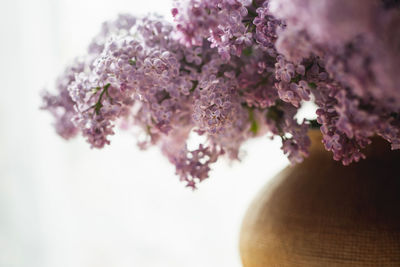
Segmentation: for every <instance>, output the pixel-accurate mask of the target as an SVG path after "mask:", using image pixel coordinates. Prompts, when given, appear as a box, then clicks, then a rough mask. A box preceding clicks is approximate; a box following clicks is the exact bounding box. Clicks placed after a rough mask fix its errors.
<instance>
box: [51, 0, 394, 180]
mask: <svg viewBox="0 0 400 267" xmlns="http://www.w3.org/2000/svg"><path fill="white" fill-rule="evenodd" d="M398 2H399V1H378V0H354V1H346V0H253V1H250V0H186V1H185V0H182V1H179V2H178V1H177V2H175V7H173V8H172V12H171V13H172V16H173V17H174V21H175V22H174V23H172V24H171V23H169V22H166V21H164V20H163V19H162V18H161V17H155V16H153V17H146V18H135V17H133V16H130V15H120V16H119V17H118V18H117V19H116V20H115V21H112V22H107V23H105V24H104V25H103V27H102V30H101V32H100V33H99V34H98V35H97V36H95V38H94V39H93V42H92V43H91V44H90V46H89V49H88V51H87V53H86V55H83V56H82V57H80V58H77V59H76V60H75V62H74V63H73V64H72V65H71V66H69V67H67V68H66V70H65V72H64V73H63V74H62V75H61V76H60V78H59V79H58V81H57V85H56V87H57V93H56V94H52V93H49V92H46V93H44V95H43V99H44V105H43V108H44V109H47V110H48V111H50V112H51V113H52V114H53V115H54V116H55V119H56V121H55V127H56V130H57V132H58V133H59V134H60V135H61V136H62V137H64V138H67V139H68V138H71V137H74V136H75V135H77V134H78V133H80V134H81V135H83V136H84V137H85V138H86V139H87V141H88V142H89V143H90V144H91V146H92V147H94V148H102V147H104V146H105V145H107V144H109V143H110V136H111V135H113V134H114V131H115V129H116V126H117V125H123V126H124V128H126V127H129V126H132V127H139V128H140V129H141V131H142V132H143V134H144V136H145V138H143V139H139V140H138V144H139V146H140V147H141V148H146V147H148V146H151V145H158V146H159V147H160V148H161V150H162V152H163V154H164V155H166V156H167V157H168V159H169V161H170V162H171V163H172V164H174V165H175V167H176V173H177V174H178V175H179V176H180V179H181V180H182V181H184V182H186V184H187V185H188V186H190V187H195V186H196V184H197V183H198V182H201V181H203V180H204V179H206V178H208V173H209V171H210V165H211V164H212V163H214V162H216V161H217V160H218V158H219V157H221V156H223V155H224V156H225V155H226V156H228V157H229V158H230V159H238V154H239V150H240V147H241V144H242V143H243V142H245V141H246V140H248V139H250V138H252V137H255V136H263V135H267V136H272V137H274V136H275V137H279V138H281V139H282V150H283V151H284V153H285V154H286V155H287V156H288V158H289V160H290V161H291V162H292V163H298V162H301V161H302V159H303V157H305V156H307V155H308V147H309V145H310V140H309V138H308V136H307V131H308V129H309V128H310V127H319V128H320V129H321V132H322V134H323V143H324V145H325V148H326V149H327V150H329V151H332V152H333V158H334V159H335V160H339V161H342V163H343V164H345V165H347V164H350V163H352V162H355V161H358V160H360V159H362V158H364V157H365V156H364V155H363V154H362V151H361V149H362V148H364V147H366V146H367V145H368V144H369V143H370V138H371V137H372V136H374V135H380V136H382V137H383V138H385V139H386V140H387V141H388V142H390V143H391V144H392V148H393V149H399V148H400V116H399V112H400V93H399V90H400V75H398V73H397V72H398V70H399V69H400V15H399V14H400V13H399V8H398V7H399V3H398ZM305 102H313V103H315V105H316V106H317V108H316V120H306V119H304V120H302V121H299V120H298V119H297V117H296V115H297V113H298V110H299V109H300V108H301V107H302V105H303V104H304V103H305ZM193 133H195V134H198V135H200V136H204V137H205V138H203V139H202V140H203V141H202V142H201V143H199V144H198V147H197V148H196V149H192V150H191V149H189V148H188V145H187V140H188V138H189V136H190V135H191V134H193Z"/></svg>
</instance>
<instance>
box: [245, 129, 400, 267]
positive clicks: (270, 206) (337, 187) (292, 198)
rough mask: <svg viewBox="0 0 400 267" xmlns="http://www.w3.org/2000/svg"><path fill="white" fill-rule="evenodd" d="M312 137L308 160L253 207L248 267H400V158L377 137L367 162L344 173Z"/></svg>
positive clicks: (266, 191) (247, 237)
mask: <svg viewBox="0 0 400 267" xmlns="http://www.w3.org/2000/svg"><path fill="white" fill-rule="evenodd" d="M310 135H311V139H312V146H311V150H310V156H309V157H308V158H307V159H305V160H304V162H303V163H301V164H298V165H296V166H294V167H287V168H286V169H285V170H283V171H282V172H281V173H280V174H279V175H278V176H277V177H276V178H274V179H273V180H272V182H270V183H269V184H268V185H267V186H266V187H265V188H264V189H262V190H261V192H260V193H259V195H258V196H257V197H256V198H255V200H254V201H253V203H252V204H251V206H250V207H249V209H248V211H247V214H246V216H245V218H244V220H243V225H242V230H241V235H240V253H241V257H242V262H243V266H244V267H267V266H400V153H399V152H398V151H391V150H390V146H389V145H388V144H387V143H386V142H385V141H383V140H382V139H379V138H376V139H374V140H373V143H372V145H370V146H369V147H368V148H367V150H366V151H365V154H366V155H367V159H366V160H361V161H360V162H358V163H353V164H351V165H350V166H343V165H342V164H341V163H340V162H336V161H334V160H333V159H332V154H331V153H330V152H327V151H325V150H324V148H323V145H322V143H321V135H320V133H319V132H311V133H310Z"/></svg>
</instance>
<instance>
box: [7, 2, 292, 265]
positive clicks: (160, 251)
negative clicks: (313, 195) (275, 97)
mask: <svg viewBox="0 0 400 267" xmlns="http://www.w3.org/2000/svg"><path fill="white" fill-rule="evenodd" d="M171 6H172V3H171V1H169V0H158V1H157V0H147V1H143V0H129V1H128V0H113V1H106V0H0V34H1V35H0V36H1V39H0V40H1V41H0V78H1V79H0V82H1V84H0V88H1V89H0V92H1V94H0V266H1V267H102V266H104V267H106V266H107V267H110V266H112V267H126V266H130V267H133V266H140V267H146V266H149V267H155V266H160V267H161V266H162V267H165V266H173V267H181V266H182V267H188V266H190V267H213V266H228V267H236V266H241V263H240V256H239V251H238V238H239V230H240V224H241V220H242V218H243V216H244V213H245V211H246V208H247V206H248V205H249V204H250V201H251V200H252V198H253V197H254V196H255V194H256V193H257V191H259V190H260V189H261V187H262V186H263V185H264V184H265V183H267V182H268V179H269V178H271V177H272V176H273V175H274V174H275V173H277V172H278V171H279V170H281V169H282V168H283V167H284V166H285V165H287V160H286V159H285V157H284V156H283V155H282V152H281V151H280V149H279V147H280V143H279V142H277V141H271V140H268V139H267V138H261V139H257V140H253V141H251V142H248V143H247V144H246V145H245V147H244V151H246V154H247V155H245V156H244V157H243V160H242V162H240V163H239V162H237V163H234V164H229V163H228V162H219V163H218V164H216V165H215V166H214V171H212V172H211V178H210V179H208V180H206V181H205V182H203V183H202V184H201V185H200V187H199V190H197V191H195V192H192V191H191V190H189V189H187V188H185V187H184V184H182V183H180V182H179V181H178V177H176V176H175V175H174V168H173V167H172V166H171V165H170V164H169V163H168V162H167V160H166V159H164V158H163V157H162V156H161V153H160V152H159V151H158V150H157V149H156V148H154V149H151V150H149V151H145V152H142V151H139V149H138V148H137V147H136V146H135V140H134V138H133V136H131V135H130V134H128V133H121V132H119V133H117V134H116V135H115V136H113V137H112V144H111V146H108V147H107V148H106V149H103V150H91V149H90V148H89V145H88V144H86V143H85V141H84V140H82V138H77V139H75V140H73V141H71V142H66V141H64V140H62V139H61V138H60V137H58V136H57V135H56V134H55V131H54V130H53V128H52V127H51V123H52V118H51V116H50V115H49V114H47V113H45V112H43V111H40V110H39V106H40V103H41V101H40V97H39V94H40V91H41V90H42V88H43V87H45V86H46V87H51V86H52V85H53V82H54V80H55V78H56V76H57V74H58V73H59V72H61V71H62V70H63V68H64V65H65V64H66V63H68V62H69V61H71V60H72V59H73V58H74V57H75V56H76V55H79V54H82V53H84V51H85V49H86V45H87V44H88V43H89V41H90V39H91V37H92V36H93V35H94V34H95V33H97V31H98V30H99V28H100V25H101V22H103V21H104V20H108V19H112V18H114V17H115V16H116V15H117V14H118V13H120V12H123V13H133V14H138V15H140V14H146V13H148V12H150V11H152V12H157V13H161V14H164V15H165V16H166V17H168V18H169V17H170V9H171Z"/></svg>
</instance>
